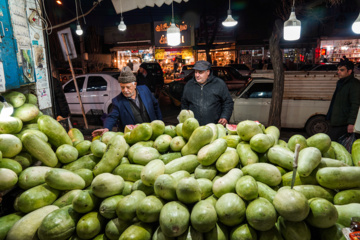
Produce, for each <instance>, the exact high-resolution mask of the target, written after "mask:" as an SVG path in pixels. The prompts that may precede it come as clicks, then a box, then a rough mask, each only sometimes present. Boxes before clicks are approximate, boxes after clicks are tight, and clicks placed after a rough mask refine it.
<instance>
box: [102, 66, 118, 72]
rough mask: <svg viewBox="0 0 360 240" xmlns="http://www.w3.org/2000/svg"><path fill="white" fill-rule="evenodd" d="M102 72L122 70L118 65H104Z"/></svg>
mask: <svg viewBox="0 0 360 240" xmlns="http://www.w3.org/2000/svg"><path fill="white" fill-rule="evenodd" d="M101 71H102V72H120V69H119V68H117V67H104V68H103V69H102V70H101Z"/></svg>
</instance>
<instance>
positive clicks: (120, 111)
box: [92, 67, 162, 137]
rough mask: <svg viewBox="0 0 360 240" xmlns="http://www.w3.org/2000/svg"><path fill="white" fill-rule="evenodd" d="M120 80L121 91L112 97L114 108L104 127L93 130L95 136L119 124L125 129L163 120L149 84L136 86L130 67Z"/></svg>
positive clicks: (124, 71)
mask: <svg viewBox="0 0 360 240" xmlns="http://www.w3.org/2000/svg"><path fill="white" fill-rule="evenodd" d="M118 80H119V83H120V87H121V93H120V94H119V95H117V96H116V97H115V98H113V99H112V105H113V109H112V111H111V113H110V114H109V115H108V116H107V117H106V119H105V122H104V128H103V129H98V130H95V131H93V132H92V136H93V137H95V136H98V135H102V134H104V133H105V132H107V131H109V130H110V131H111V130H112V128H113V127H114V126H115V125H117V124H118V125H119V127H120V128H119V129H121V130H124V127H125V125H134V124H138V123H143V122H151V121H153V120H162V115H161V111H160V107H159V103H158V101H157V100H156V98H155V97H154V96H153V95H152V94H151V92H150V90H149V88H148V87H147V86H136V77H135V75H134V74H133V73H132V72H131V69H130V68H129V67H125V68H124V69H123V71H122V72H121V74H120V76H119V79H118Z"/></svg>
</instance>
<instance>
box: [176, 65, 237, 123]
mask: <svg viewBox="0 0 360 240" xmlns="http://www.w3.org/2000/svg"><path fill="white" fill-rule="evenodd" d="M193 69H194V70H195V74H194V75H195V76H194V77H193V78H192V79H191V80H189V81H188V82H187V83H186V85H185V88H184V92H183V96H182V98H181V109H187V110H191V111H193V112H194V116H195V118H196V119H197V120H198V121H199V124H200V125H206V124H208V123H220V124H222V125H224V126H225V125H226V124H227V123H228V122H229V119H230V117H231V114H232V111H233V108H234V101H233V100H232V98H231V96H230V93H229V90H228V88H227V86H226V83H225V82H224V81H223V80H222V79H220V78H218V77H215V76H214V75H213V74H212V72H211V63H209V62H207V61H197V62H196V63H195V65H194V68H193Z"/></svg>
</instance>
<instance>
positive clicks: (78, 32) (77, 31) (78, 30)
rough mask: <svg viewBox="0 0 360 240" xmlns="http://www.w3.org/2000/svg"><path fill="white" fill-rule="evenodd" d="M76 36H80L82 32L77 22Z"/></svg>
mask: <svg viewBox="0 0 360 240" xmlns="http://www.w3.org/2000/svg"><path fill="white" fill-rule="evenodd" d="M75 32H76V34H77V35H79V36H81V35H83V33H84V31H83V30H82V29H81V26H80V23H79V22H78V23H77V25H76V31H75Z"/></svg>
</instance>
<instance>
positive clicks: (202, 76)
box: [195, 70, 210, 84]
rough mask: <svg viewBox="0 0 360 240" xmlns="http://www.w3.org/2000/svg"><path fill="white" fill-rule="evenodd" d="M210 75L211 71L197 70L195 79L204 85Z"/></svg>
mask: <svg viewBox="0 0 360 240" xmlns="http://www.w3.org/2000/svg"><path fill="white" fill-rule="evenodd" d="M209 75H210V70H204V71H200V70H195V79H196V81H197V82H198V83H199V84H204V83H205V82H206V80H207V79H208V77H209Z"/></svg>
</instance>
